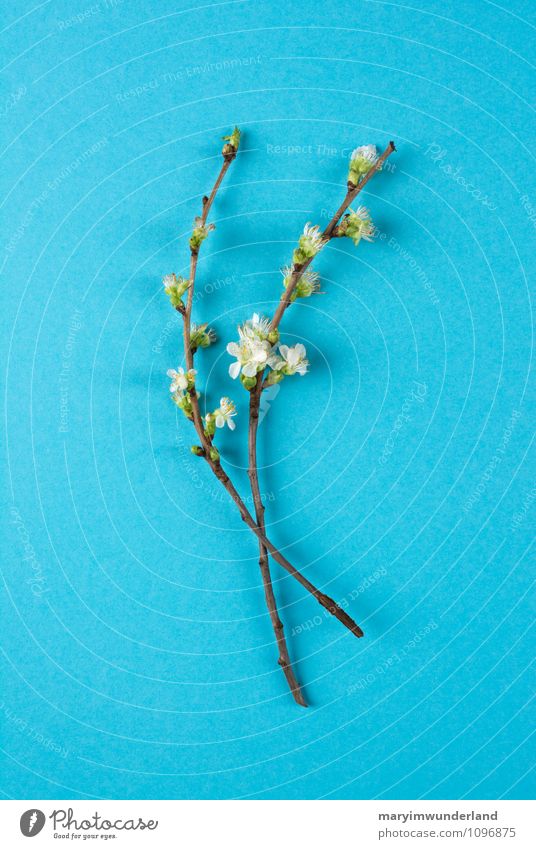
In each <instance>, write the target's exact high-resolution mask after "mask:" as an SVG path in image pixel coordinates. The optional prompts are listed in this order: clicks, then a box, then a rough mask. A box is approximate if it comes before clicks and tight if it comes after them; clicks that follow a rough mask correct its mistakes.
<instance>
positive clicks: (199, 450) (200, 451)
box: [190, 445, 205, 457]
mask: <svg viewBox="0 0 536 849" xmlns="http://www.w3.org/2000/svg"><path fill="white" fill-rule="evenodd" d="M190 451H191V452H192V454H195V456H196V457H202V456H203V455H204V453H205V452H204V451H203V449H202V448H201V446H200V445H192V446H191V448H190Z"/></svg>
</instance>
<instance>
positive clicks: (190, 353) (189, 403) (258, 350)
mask: <svg viewBox="0 0 536 849" xmlns="http://www.w3.org/2000/svg"><path fill="white" fill-rule="evenodd" d="M224 140H225V142H226V143H225V145H224V146H223V149H222V155H223V160H224V161H223V165H222V167H221V169H220V172H219V174H218V177H217V179H216V182H215V183H214V186H213V188H212V191H211V193H210V195H208V196H206V195H205V196H204V197H203V202H202V204H203V208H202V213H201V215H200V216H198V217H197V218H196V219H195V221H194V229H193V232H192V235H191V237H190V240H189V246H190V275H189V278H188V280H185V279H184V278H181V277H177V276H176V275H174V274H171V275H167V276H166V277H165V278H164V287H165V291H166V294H167V295H168V297H169V298H170V301H171V304H172V306H173V307H174V309H176V310H177V311H178V312H179V313H180V314H181V316H182V320H183V350H184V362H185V367H182V366H181V367H180V368H178V369H177V370H174V369H170V371H169V372H168V376H169V377H170V378H171V387H170V389H171V393H172V399H173V401H174V402H175V403H176V404H177V406H178V407H179V408H180V409H181V410H182V411H183V413H184V415H185V416H186V418H187V419H189V420H190V421H192V423H193V425H194V428H195V431H196V433H197V436H198V439H199V442H200V444H198V445H193V446H192V449H191V450H192V453H193V454H195V455H197V456H199V457H202V458H203V459H204V460H205V461H206V462H207V464H208V466H209V467H210V469H211V471H212V472H213V474H214V475H215V476H216V477H217V478H218V480H219V481H220V483H221V484H222V486H223V487H225V489H226V490H227V492H228V493H229V495H230V496H231V498H232V500H233V501H234V503H235V504H236V506H237V508H238V510H239V513H240V516H241V518H242V520H243V521H244V522H245V524H246V525H247V526H248V527H249V528H250V530H251V531H252V532H253V533H254V534H255V536H256V537H257V539H258V542H259V546H260V549H261V557H260V560H259V564H260V568H261V574H262V579H263V585H264V591H265V596H266V602H267V606H268V611H269V614H270V619H271V622H272V626H273V629H274V633H275V636H276V641H277V645H278V649H279V660H278V662H279V664H280V665H281V667H282V669H283V672H284V674H285V677H286V679H287V682H288V685H289V688H290V690H291V692H292V695H293V697H294V699H295V701H296V702H297V703H298V704H300V705H303V706H306V702H305V699H304V697H303V694H302V691H301V689H300V686H299V684H298V681H297V680H296V676H295V675H294V671H293V669H292V665H291V662H290V657H289V653H288V647H287V644H286V641H285V636H284V630H283V624H282V622H281V619H280V618H279V614H278V611H277V606H276V601H275V596H274V592H273V586H272V581H271V575H270V570H269V564H268V554H270V556H271V557H272V558H273V559H274V560H275V561H276V562H277V563H279V565H280V566H282V567H283V568H284V569H285V570H286V571H287V572H288V573H289V574H290V575H291V576H292V577H293V578H294V579H295V580H296V581H298V582H299V583H300V584H301V586H302V587H304V588H305V589H306V590H307V591H308V592H309V593H311V595H313V596H314V598H315V599H316V600H317V601H318V602H319V604H321V605H322V606H323V607H324V608H325V609H326V610H328V611H329V613H331V614H332V615H333V616H334V617H335V618H336V619H338V620H339V621H340V622H341V623H342V624H343V625H344V626H345V627H346V628H347V629H348V630H349V631H351V632H352V633H353V634H354V635H355V636H356V637H361V636H363V632H362V630H361V628H360V627H359V625H357V623H356V622H354V620H353V619H352V618H351V616H349V614H348V613H346V612H345V611H344V610H343V609H342V608H341V607H340V606H339V605H338V604H337V603H336V602H335V601H334V600H333V599H332V598H330V597H329V596H328V595H326V594H325V593H323V592H321V591H320V590H319V589H318V588H317V587H315V586H314V584H313V583H312V582H311V581H310V580H309V579H308V578H306V577H305V576H304V575H303V574H302V573H301V572H299V571H298V570H297V569H296V568H295V566H293V565H292V563H290V562H289V561H288V560H287V558H286V557H284V555H283V554H282V553H281V552H280V551H279V550H278V549H277V548H276V547H275V545H274V544H273V543H272V542H271V540H270V539H269V538H268V537H267V536H266V529H265V526H264V521H263V517H262V515H260V514H259V506H258V505H259V503H260V493H259V494H258V495H254V498H255V509H256V516H257V518H256V519H255V518H253V516H252V515H251V513H250V512H249V510H248V509H247V507H246V505H245V502H244V499H243V498H242V497H241V496H240V494H239V492H238V490H237V489H236V487H235V485H234V484H233V482H232V480H231V478H230V477H229V475H228V474H227V472H226V471H225V470H224V468H223V466H222V464H221V458H220V454H219V451H218V449H217V448H216V446H215V445H214V438H215V436H216V433H217V430H218V429H222V428H224V427H225V425H227V427H228V428H229V429H230V430H234V429H235V422H234V417H235V414H236V409H235V405H234V403H233V402H232V401H231V400H230V399H229V398H228V397H227V396H223V397H222V398H220V404H219V407H217V408H216V409H215V410H214V411H213V412H212V413H206V415H205V416H204V417H203V416H202V415H201V409H200V397H201V396H200V392H199V390H198V387H197V380H198V373H197V370H196V369H195V368H194V356H195V354H196V353H197V351H198V350H199V349H200V348H207V347H209V346H210V345H211V344H213V343H214V342H215V341H216V337H215V333H214V331H213V330H212V329H209V328H208V325H207V324H206V323H205V324H200V325H195V324H192V320H191V317H192V307H193V298H194V289H195V279H196V273H197V263H198V256H199V250H200V248H201V246H202V244H203V242H204V241H205V240H206V239H207V237H208V236H209V234H210V233H211V232H212V231H213V230H214V225H213V224H207V217H208V214H209V211H210V209H211V207H212V204H213V202H214V199H215V197H216V194H217V192H218V189H219V187H220V185H221V183H222V180H223V178H224V176H225V174H226V173H227V170H228V169H229V167H230V165H231V163H232V162H233V161H234V159H235V158H236V154H237V151H238V147H239V143H240V131H239V130H238V128H237V127H235V129H234V131H233V132H232V133H231V134H230V135H229V136H225V137H224ZM343 211H344V210H343ZM341 214H342V212H341ZM339 217H340V216H339ZM337 220H338V219H337ZM326 241H327V237H326V235H325V233H324V234H320V233H319V230H318V228H317V227H311V226H310V225H307V227H306V228H305V230H304V232H303V234H302V236H301V237H300V240H299V244H298V247H297V249H296V251H295V253H294V260H295V261H297V260H299V261H300V264H301V265H300V268H301V271H302V272H303V271H305V268H306V266H307V264H308V263H309V262H310V261H311V260H312V259H313V258H314V256H316V254H317V253H318V251H319V250H320V249H321V248H322V247H323V245H324V244H325V243H326ZM300 276H301V274H300ZM291 278H292V279H291V280H290V282H289V283H288V285H286V284H285V296H286V294H288V296H289V298H290V297H292V295H293V293H294V290H295V289H296V284H297V282H298V281H297V279H295V278H296V275H295V268H294V269H293V270H292V272H291ZM313 291H316V278H313V277H309V281H308V283H307V282H306V283H304V287H302V288H301V290H298V293H297V294H296V297H298V296H300V297H308V294H312V293H313ZM185 295H187V300H186V303H184V301H183V297H184V296H185ZM275 318H276V317H275V316H274V319H272V321H271V322H270V321H269V320H268V319H263V318H261V317H260V316H259V315H257V314H255V315H254V316H253V318H252V319H250V320H249V321H247V322H245V324H244V325H242V327H241V328H239V340H238V342H237V343H231V344H230V345H229V346H228V350H229V352H230V353H232V355H233V356H235V357H236V360H237V362H236V363H235V364H233V367H232V376H233V377H238V375H239V374H240V378H241V381H242V383H243V384H244V386H245V387H246V388H248V386H250V387H252V386H253V384H256V382H257V381H259V379H260V385H261V386H262V376H263V374H264V373H265V371H266V369H270V374H272V375H274V377H273V378H272V380H273V381H274V382H276V381H277V382H278V381H279V380H281V379H282V378H284V377H285V376H289V375H293V374H301V375H303V374H305V373H306V371H307V367H308V362H307V360H306V356H305V353H306V352H305V348H304V347H303V345H301V344H299V343H298V344H297V345H295V346H294V347H289V346H287V345H279V346H278V342H279V332H278V330H277V322H275ZM251 397H252V398H253V397H254V393H253V392H252V393H251ZM257 419H258V409H257ZM252 433H254V434H255V437H256V430H252V429H251V428H250V430H249V434H248V442H249V445H250V451H251V435H252ZM250 471H251V470H250ZM251 484H252V488H254V482H253V480H251ZM257 486H258V480H257Z"/></svg>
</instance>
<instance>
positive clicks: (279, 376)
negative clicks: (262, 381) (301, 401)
mask: <svg viewBox="0 0 536 849" xmlns="http://www.w3.org/2000/svg"><path fill="white" fill-rule="evenodd" d="M284 376H285V375H284V374H283V372H282V371H271V372H270V374H269V375H268V377H267V378H266V384H267V385H268V386H273V385H274V384H275V383H281V381H282V380H283V378H284Z"/></svg>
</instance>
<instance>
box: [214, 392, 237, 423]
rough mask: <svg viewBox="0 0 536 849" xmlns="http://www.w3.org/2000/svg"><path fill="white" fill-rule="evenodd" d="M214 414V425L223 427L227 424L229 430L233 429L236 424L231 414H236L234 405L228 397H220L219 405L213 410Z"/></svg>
mask: <svg viewBox="0 0 536 849" xmlns="http://www.w3.org/2000/svg"><path fill="white" fill-rule="evenodd" d="M214 416H215V419H216V427H224V426H225V425H227V427H228V428H229V429H230V430H234V429H235V427H236V425H235V423H234V421H233V416H236V407H235V405H234V404H233V402H232V401H231V399H230V398H227V397H224V398H220V406H219V407H218V409H217V410H214Z"/></svg>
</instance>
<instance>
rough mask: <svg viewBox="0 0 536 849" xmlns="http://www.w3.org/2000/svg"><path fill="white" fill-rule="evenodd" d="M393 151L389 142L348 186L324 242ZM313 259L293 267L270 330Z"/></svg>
mask: <svg viewBox="0 0 536 849" xmlns="http://www.w3.org/2000/svg"><path fill="white" fill-rule="evenodd" d="M395 150H396V148H395V144H394V142H392V141H390V142H389V144H388V145H387V147H386V148H385V150H384V151H383V153H382V155H381V156H380V157H379V158H378V159H377V160H376V162H375V163H374V165H373V166H372V168H371V169H370V171H368V173H367V174H366V175H365V176H364V177H363V179H362V180H360V181H359V183H358V185H357V186H354V185H352V183H349V184H348V191H347V192H346V197H345V198H344V200H343V202H342V203H341V205H340V206H339V208H338V210H337V212H336V213H335V215H334V216H333V218H332V219H331V221H330V222H329V224H328V225H327V227H326V228H325V230H324V231H323V233H322V238H323V239H324V240H325V241H326V242H327V241H329V240H330V239H332V238H333V235H334V233H333V231H334V230H335V227H336V226H337V224H338V223H339V220H340V218H341V216H342V215H344V213H345V212H346V210H347V209H348V207H349V206H350V204H351V203H353V201H354V200H355V199H356V197H357V196H358V194H359V193H360V192H361V191H362V190H363V189H364V188H365V186H366V184H367V183H368V181H369V180H371V179H372V178H373V177H374V174H375V173H376V172H377V171H379V170H380V168H381V167H382V165H383V163H384V162H385V160H386V159H387V157H388V156H390V155H391V154H392V153H393V152H394V151H395ZM313 259H314V257H311V259H309V260H307V262H304V263H302V264H301V265H294V266H293V268H292V275H291V278H290V281H289V284H288V286H287V287H286V289H285V291H284V293H283V295H282V296H281V300H280V302H279V304H278V306H277V309H276V311H275V313H274V317H273V318H272V322H271V324H270V330H277V328H278V327H279V324H280V322H281V319H282V318H283V315H284V313H285V310H286V309H287V307H288V306H289V304H290V298H291V295H292V293H293V292H294V289H295V288H296V286H297V285H298V283H299V280H300V277H301V276H302V275H303V273H304V271H306V270H307V268H309V266H310V264H311V263H312V261H313Z"/></svg>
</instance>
